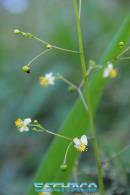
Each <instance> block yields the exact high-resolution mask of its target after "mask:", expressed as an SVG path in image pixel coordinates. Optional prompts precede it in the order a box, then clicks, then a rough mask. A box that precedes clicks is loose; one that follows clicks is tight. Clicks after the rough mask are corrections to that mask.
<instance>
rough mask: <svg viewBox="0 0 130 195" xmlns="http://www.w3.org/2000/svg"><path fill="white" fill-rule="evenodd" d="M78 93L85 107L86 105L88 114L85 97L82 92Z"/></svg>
mask: <svg viewBox="0 0 130 195" xmlns="http://www.w3.org/2000/svg"><path fill="white" fill-rule="evenodd" d="M78 93H79V96H80V98H81V100H82V102H83V105H84V107H85V109H86V111H87V112H88V105H87V103H86V100H85V98H84V96H83V93H82V92H81V90H80V89H78Z"/></svg>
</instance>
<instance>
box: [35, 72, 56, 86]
mask: <svg viewBox="0 0 130 195" xmlns="http://www.w3.org/2000/svg"><path fill="white" fill-rule="evenodd" d="M55 79H56V78H55V76H54V75H53V72H50V73H46V74H45V76H41V77H40V78H39V81H40V85H41V86H43V87H45V86H48V85H54V84H55Z"/></svg>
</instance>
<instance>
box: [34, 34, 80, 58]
mask: <svg viewBox="0 0 130 195" xmlns="http://www.w3.org/2000/svg"><path fill="white" fill-rule="evenodd" d="M33 38H34V39H35V40H37V41H39V42H41V43H42V44H44V45H45V46H47V45H48V44H49V45H50V46H51V48H54V49H57V50H60V51H64V52H69V53H77V54H79V51H75V50H70V49H65V48H62V47H58V46H56V45H52V44H50V43H48V42H47V41H44V40H42V39H40V38H38V37H36V36H33Z"/></svg>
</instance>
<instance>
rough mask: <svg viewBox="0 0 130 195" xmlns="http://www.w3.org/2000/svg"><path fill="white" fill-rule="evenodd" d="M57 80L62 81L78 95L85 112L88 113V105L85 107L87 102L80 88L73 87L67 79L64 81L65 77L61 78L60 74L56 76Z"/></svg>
mask: <svg viewBox="0 0 130 195" xmlns="http://www.w3.org/2000/svg"><path fill="white" fill-rule="evenodd" d="M57 78H58V79H61V80H62V81H64V82H65V83H66V84H68V85H69V86H72V87H73V88H74V89H75V90H76V91H77V92H78V94H79V96H80V98H81V101H82V103H83V105H84V107H85V109H86V111H87V112H88V105H87V102H86V100H85V98H84V95H83V93H82V91H81V87H80V86H79V87H77V86H76V85H74V84H73V83H72V82H71V81H69V80H68V79H66V78H65V77H63V76H62V75H61V74H58V76H57Z"/></svg>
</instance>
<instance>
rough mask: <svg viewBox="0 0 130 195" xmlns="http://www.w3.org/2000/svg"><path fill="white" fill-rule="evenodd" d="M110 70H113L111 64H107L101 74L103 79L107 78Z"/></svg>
mask: <svg viewBox="0 0 130 195" xmlns="http://www.w3.org/2000/svg"><path fill="white" fill-rule="evenodd" d="M112 69H113V64H112V63H110V64H108V66H107V67H106V68H105V70H104V72H103V77H104V78H107V77H108V76H109V74H110V72H111V71H112Z"/></svg>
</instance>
